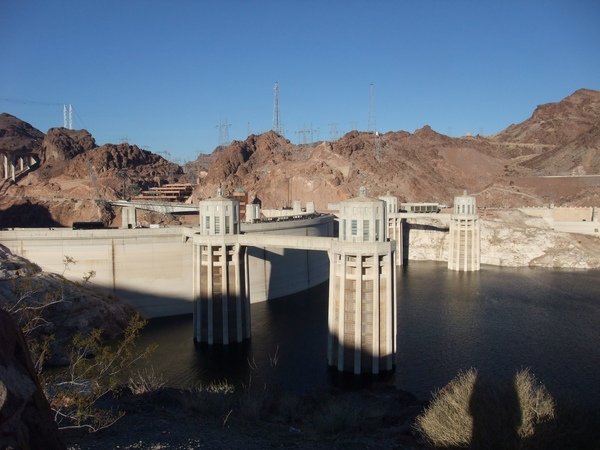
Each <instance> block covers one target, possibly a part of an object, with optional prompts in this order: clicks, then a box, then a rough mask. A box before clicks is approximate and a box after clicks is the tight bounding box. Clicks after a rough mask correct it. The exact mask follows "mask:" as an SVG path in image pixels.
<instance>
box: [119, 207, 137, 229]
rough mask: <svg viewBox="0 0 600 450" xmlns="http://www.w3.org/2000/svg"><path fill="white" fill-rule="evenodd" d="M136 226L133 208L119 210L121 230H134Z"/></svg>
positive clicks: (134, 209) (135, 215)
mask: <svg viewBox="0 0 600 450" xmlns="http://www.w3.org/2000/svg"><path fill="white" fill-rule="evenodd" d="M136 226H137V214H136V208H135V206H126V207H124V208H121V228H135V227H136Z"/></svg>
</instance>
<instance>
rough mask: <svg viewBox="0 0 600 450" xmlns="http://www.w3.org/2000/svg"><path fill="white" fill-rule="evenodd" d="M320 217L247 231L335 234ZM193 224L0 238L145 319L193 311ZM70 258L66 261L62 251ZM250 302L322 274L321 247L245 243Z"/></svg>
mask: <svg viewBox="0 0 600 450" xmlns="http://www.w3.org/2000/svg"><path fill="white" fill-rule="evenodd" d="M333 224H334V219H333V217H332V216H323V217H318V218H312V219H300V220H296V221H289V222H282V223H279V222H274V223H268V224H256V225H261V226H254V227H252V226H248V228H247V229H242V231H243V232H244V233H245V234H252V233H257V234H278V235H279V234H282V235H294V236H332V235H333ZM193 233H194V230H193V229H192V228H158V229H108V230H71V229H66V228H65V229H54V230H49V229H47V228H46V229H20V230H19V229H17V230H10V231H0V243H2V244H3V245H5V246H6V247H8V248H9V249H10V250H11V251H12V252H14V253H15V254H17V255H20V256H23V257H24V258H27V259H29V260H30V261H32V262H34V263H35V264H37V265H39V266H40V267H41V268H42V269H43V270H45V271H48V272H54V273H59V274H64V276H65V277H66V278H67V279H69V280H72V281H82V280H83V277H84V276H85V275H86V274H89V272H90V271H94V272H95V275H94V277H93V278H92V279H91V280H90V281H91V282H92V283H94V284H96V285H97V286H100V287H102V288H103V289H105V290H107V292H109V293H114V294H115V295H116V296H117V297H118V298H120V299H122V300H123V301H125V302H126V303H128V304H130V305H132V306H133V307H134V308H135V309H136V310H137V311H139V312H140V313H141V314H142V315H143V316H144V317H146V318H153V317H163V316H170V315H178V314H189V313H191V312H192V301H193V293H192V279H193V277H192V244H191V239H190V236H192V235H193ZM67 256H68V257H71V258H73V259H74V260H75V262H74V263H72V264H68V265H67V266H65V264H64V260H65V257H67ZM248 270H249V278H250V280H249V288H250V289H249V290H250V301H251V303H256V302H262V301H266V300H268V299H273V298H277V297H282V296H285V295H289V294H293V293H295V292H299V291H302V290H304V289H308V288H310V287H312V286H315V285H317V284H320V283H323V282H325V281H327V279H328V278H329V259H328V256H327V253H326V252H322V251H314V250H295V249H283V248H277V247H249V248H248Z"/></svg>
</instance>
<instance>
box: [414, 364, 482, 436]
mask: <svg viewBox="0 0 600 450" xmlns="http://www.w3.org/2000/svg"><path fill="white" fill-rule="evenodd" d="M476 379H477V370H475V369H473V368H471V369H469V370H467V371H466V372H459V373H458V375H457V376H456V377H455V378H454V379H453V380H451V381H450V382H449V383H448V384H447V385H446V386H444V387H443V388H442V389H440V390H439V391H437V392H436V393H435V394H434V395H433V400H432V401H431V404H430V405H429V407H428V408H427V409H426V410H425V411H424V412H423V413H422V414H421V415H420V416H418V417H417V420H416V428H417V430H418V431H419V432H420V433H421V435H422V436H423V437H424V438H425V439H427V440H428V441H429V442H430V443H432V444H433V445H439V446H466V445H468V444H469V442H470V441H471V430H472V429H473V417H472V416H471V414H469V400H470V398H471V394H472V392H473V386H474V385H475V380H476Z"/></svg>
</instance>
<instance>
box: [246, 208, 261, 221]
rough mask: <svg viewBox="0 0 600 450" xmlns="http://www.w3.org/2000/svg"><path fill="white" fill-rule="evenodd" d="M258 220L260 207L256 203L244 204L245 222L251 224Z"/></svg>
mask: <svg viewBox="0 0 600 450" xmlns="http://www.w3.org/2000/svg"><path fill="white" fill-rule="evenodd" d="M258 219H260V205H259V204H258V203H248V204H246V217H245V222H248V223H252V222H254V221H256V220H258Z"/></svg>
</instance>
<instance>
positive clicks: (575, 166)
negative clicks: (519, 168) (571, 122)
mask: <svg viewBox="0 0 600 450" xmlns="http://www.w3.org/2000/svg"><path fill="white" fill-rule="evenodd" d="M523 165H524V166H526V167H529V168H531V169H533V170H534V171H535V172H536V173H539V174H541V175H590V174H593V175H598V174H600V121H598V122H597V123H596V124H595V125H593V126H592V127H591V128H589V129H588V130H586V131H584V132H582V133H581V134H579V135H578V136H577V137H576V138H574V139H573V140H572V141H570V142H568V143H567V144H565V145H561V146H558V147H556V148H553V149H550V150H548V151H546V152H544V153H542V154H541V155H539V156H536V157H535V158H532V159H530V160H528V161H526V162H524V163H523Z"/></svg>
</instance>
